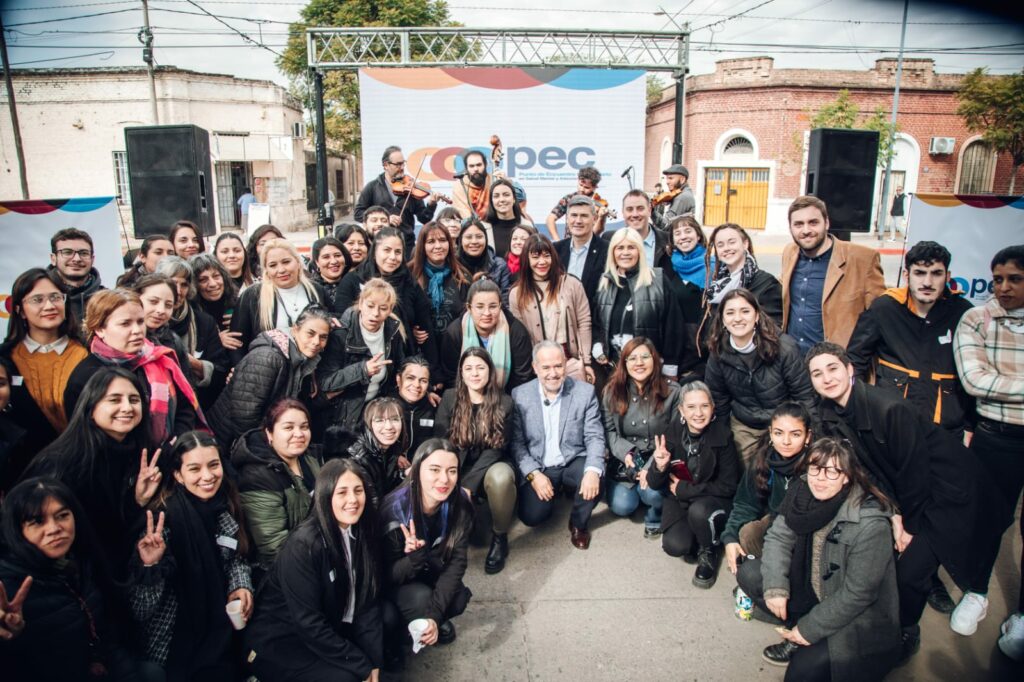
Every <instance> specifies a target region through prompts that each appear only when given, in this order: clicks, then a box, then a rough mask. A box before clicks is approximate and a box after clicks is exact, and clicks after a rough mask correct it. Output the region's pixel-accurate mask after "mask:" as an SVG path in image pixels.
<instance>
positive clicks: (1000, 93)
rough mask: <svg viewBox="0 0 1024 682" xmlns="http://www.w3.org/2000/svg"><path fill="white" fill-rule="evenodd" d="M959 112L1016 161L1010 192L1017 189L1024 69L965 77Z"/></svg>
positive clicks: (1023, 157)
mask: <svg viewBox="0 0 1024 682" xmlns="http://www.w3.org/2000/svg"><path fill="white" fill-rule="evenodd" d="M956 96H957V99H958V100H959V101H960V105H959V106H958V107H957V110H956V113H957V114H958V115H960V116H961V117H962V118H963V119H964V122H965V123H966V124H967V128H968V129H970V130H971V132H975V133H981V134H982V135H981V139H982V140H984V141H985V142H987V143H988V144H990V145H992V148H993V149H995V150H996V151H997V152H999V153H1007V154H1009V155H1010V158H1011V159H1012V160H1013V173H1012V174H1011V175H1010V194H1013V193H1014V190H1015V189H1016V180H1017V171H1019V170H1020V167H1021V166H1022V165H1024V70H1022V71H1021V72H1020V73H1014V74H1011V75H1008V76H989V75H987V74H986V73H985V69H975V70H974V71H971V72H970V73H969V74H967V75H966V76H965V77H964V80H963V84H962V85H961V86H960V90H959V92H957V94H956Z"/></svg>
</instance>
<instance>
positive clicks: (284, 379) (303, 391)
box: [208, 329, 320, 450]
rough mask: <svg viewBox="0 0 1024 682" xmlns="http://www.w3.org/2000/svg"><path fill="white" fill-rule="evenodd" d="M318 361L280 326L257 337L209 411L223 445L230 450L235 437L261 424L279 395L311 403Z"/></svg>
mask: <svg viewBox="0 0 1024 682" xmlns="http://www.w3.org/2000/svg"><path fill="white" fill-rule="evenodd" d="M319 362H320V357H319V356H317V357H315V358H307V357H306V356H305V355H303V354H302V353H300V352H299V349H298V348H297V347H296V346H295V342H294V341H293V340H292V337H291V335H290V334H286V333H285V332H283V331H280V330H278V329H272V330H270V331H269V332H263V333H261V334H260V335H259V336H258V337H256V340H255V341H253V342H252V346H251V347H250V348H249V353H248V354H247V355H246V356H245V357H244V358H242V361H241V362H239V363H238V366H237V367H235V373H234V375H233V376H232V378H231V381H230V382H229V383H228V385H227V386H226V387H225V388H224V390H223V391H222V392H221V394H220V398H218V399H217V402H216V404H215V405H214V406H213V409H212V410H210V413H209V418H208V421H209V423H210V428H212V429H213V432H214V434H216V436H217V440H218V442H219V443H220V444H221V446H222V447H223V448H224V449H225V450H228V449H229V448H230V447H231V444H232V443H233V442H234V440H235V438H237V437H238V436H239V435H241V434H242V433H244V432H245V431H248V430H249V429H252V428H255V427H256V426H257V425H259V423H260V422H261V421H263V416H264V415H265V414H266V412H267V408H268V407H270V405H271V404H272V403H273V402H274V401H275V400H278V399H279V398H285V397H287V398H296V399H298V400H301V401H302V402H304V403H306V404H310V403H311V402H312V400H313V397H314V396H315V395H316V393H317V386H316V381H315V379H314V375H313V372H314V370H316V366H317V363H319Z"/></svg>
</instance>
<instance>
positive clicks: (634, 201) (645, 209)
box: [601, 189, 671, 268]
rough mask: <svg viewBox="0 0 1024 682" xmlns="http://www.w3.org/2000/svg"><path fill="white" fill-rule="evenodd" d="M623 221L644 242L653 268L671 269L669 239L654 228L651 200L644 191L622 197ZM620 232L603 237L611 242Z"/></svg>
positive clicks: (648, 262) (646, 254) (635, 191)
mask: <svg viewBox="0 0 1024 682" xmlns="http://www.w3.org/2000/svg"><path fill="white" fill-rule="evenodd" d="M622 219H623V221H625V223H626V227H623V228H619V229H623V230H624V229H627V228H632V229H633V230H636V232H637V234H639V235H640V239H642V240H643V242H644V255H645V256H646V257H647V264H648V265H649V266H651V267H652V268H665V267H671V263H670V262H669V259H670V258H671V257H670V256H669V251H668V244H669V237H668V235H666V234H665V233H664V232H662V231H661V230H659V229H658V228H656V227H655V226H654V222H653V221H652V220H651V198H650V197H649V196H647V193H646V192H644V191H643V190H642V189H631V190H629V191H628V192H626V196H624V197H622ZM616 232H618V230H612V231H611V232H605V233H604V234H603V235H601V237H602V238H603V239H605V240H606V241H610V240H611V238H612V235H613V234H615V233H616Z"/></svg>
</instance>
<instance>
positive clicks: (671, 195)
mask: <svg viewBox="0 0 1024 682" xmlns="http://www.w3.org/2000/svg"><path fill="white" fill-rule="evenodd" d="M682 191H683V188H682V187H679V188H676V189H670V190H667V191H664V192H662V193H661V194H655V195H654V197H652V198H651V204H653V205H654V206H660V205H661V204H667V203H669V202H670V201H672V200H673V199H675V198H676V197H677V196H679V193H680V192H682Z"/></svg>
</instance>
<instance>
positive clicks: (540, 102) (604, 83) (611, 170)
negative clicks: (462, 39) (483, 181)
mask: <svg viewBox="0 0 1024 682" xmlns="http://www.w3.org/2000/svg"><path fill="white" fill-rule="evenodd" d="M645 84H646V79H645V72H643V71H619V70H612V69H565V68H538V69H517V68H503V69H499V68H454V69H439V68H422V69H416V68H411V69H361V70H360V72H359V87H360V109H361V113H362V130H363V177H364V178H366V179H367V181H370V180H372V179H374V178H376V177H377V176H378V175H379V174H380V173H381V171H382V170H383V169H382V167H381V161H380V159H381V154H382V152H383V151H384V149H385V148H386V147H388V146H390V145H398V146H399V147H401V148H402V151H403V152H404V154H405V158H406V161H407V165H406V172H407V173H408V174H409V175H413V176H415V175H416V173H417V171H419V180H421V181H425V182H428V183H430V185H431V187H432V189H434V191H437V192H440V193H442V194H447V195H449V196H451V189H452V176H453V173H455V172H461V171H462V159H461V158H460V157H461V155H462V154H463V153H464V152H465V151H466V150H468V149H479V150H480V151H481V152H483V153H484V156H485V157H486V158H487V159H488V166H490V161H489V159H490V158H491V146H490V143H489V141H490V138H491V135H495V134H496V135H498V136H499V137H500V138H501V141H502V143H503V145H504V148H505V149H504V151H505V158H504V161H503V162H502V164H501V168H502V169H503V170H504V171H505V173H506V174H507V175H508V176H509V177H510V178H512V179H513V180H516V181H517V182H519V183H520V184H522V185H523V187H524V188H525V189H526V194H527V209H526V210H527V213H529V214H530V216H531V217H532V218H533V219H534V221H536V222H537V223H538V224H541V225H542V224H543V222H544V220H545V218H547V216H548V213H550V212H551V209H552V208H553V207H554V206H555V204H556V203H557V202H558V200H559V199H561V198H562V197H563V196H565V195H566V194H568V193H570V192H573V191H575V189H576V174H577V172H578V171H579V169H580V168H582V167H584V166H595V167H597V169H598V170H599V171H601V175H602V179H601V184H600V186H599V187H598V190H597V192H598V194H599V195H600V196H601V197H602V198H604V199H606V200H607V201H608V202H609V207H610V208H613V209H616V210H617V211H620V209H621V203H622V196H623V195H624V194H625V193H626V192H627V191H628V190H629V183H628V181H627V180H626V179H624V178H621V177H620V175H621V174H622V173H623V171H625V170H626V169H627V168H629V167H630V166H632V167H633V168H634V169H635V175H636V176H639V177H642V176H643V167H644V125H645V116H646V99H645V97H646V86H645ZM421 164H422V170H420V166H421ZM489 170H491V169H490V168H489ZM442 205H443V204H442ZM609 224H613V223H609ZM559 229H560V231H562V232H563V233H564V224H563V222H562V221H560V222H559Z"/></svg>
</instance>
